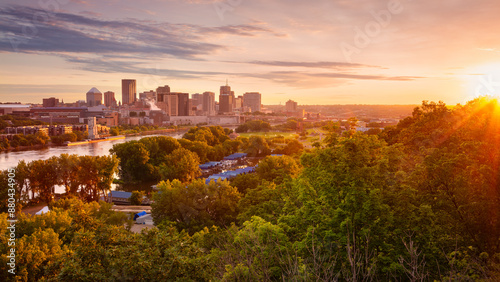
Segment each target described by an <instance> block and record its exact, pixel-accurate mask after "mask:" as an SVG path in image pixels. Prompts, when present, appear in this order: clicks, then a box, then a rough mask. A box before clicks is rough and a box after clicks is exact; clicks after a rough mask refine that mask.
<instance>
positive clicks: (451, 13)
mask: <svg viewBox="0 0 500 282" xmlns="http://www.w3.org/2000/svg"><path fill="white" fill-rule="evenodd" d="M499 11H500V3H499V2H498V1H493V0H491V1H464V0H444V1H427V0H401V1H396V0H390V1H385V0H376V1H363V0H360V1H356V0H354V1H347V0H340V1H326V0H324V1H323V0H316V1H298V0H288V1H284V0H280V1H262V0H253V1H250V0H226V1H218V0H188V1H177V0H166V1H159V0H158V1H155V0H149V1H131V0H122V1H118V0H116V1H94V0H46V1H24V0H23V1H19V0H4V1H2V4H0V14H1V16H0V62H1V66H2V67H1V69H0V102H11V101H12V102H15V101H19V102H23V103H29V102H32V103H41V102H42V98H47V97H52V96H53V97H56V98H59V99H63V100H64V101H65V102H74V101H76V100H84V99H85V93H86V92H87V91H88V90H89V89H91V88H92V87H97V88H98V89H99V90H100V91H101V92H104V91H114V92H115V93H116V97H117V99H118V100H120V99H121V89H120V87H121V79H125V78H131V79H136V80H137V91H138V92H143V91H147V90H155V89H156V88H157V87H158V86H162V85H169V86H170V88H171V89H172V91H175V92H188V93H191V94H194V93H203V92H205V91H212V92H216V93H217V94H218V91H219V87H220V86H221V85H224V84H225V83H226V79H228V80H229V85H230V86H231V87H232V89H233V90H234V91H235V94H236V95H242V94H243V93H245V92H254V91H257V92H260V93H262V103H263V104H279V103H282V104H284V102H286V101H287V100H288V99H292V100H295V101H297V102H298V103H299V104H420V103H421V101H422V100H431V101H439V100H442V101H444V102H445V103H447V104H456V103H464V102H466V101H468V100H471V99H473V98H474V97H475V96H477V95H497V94H500V36H499V30H500V17H499V16H498V13H499Z"/></svg>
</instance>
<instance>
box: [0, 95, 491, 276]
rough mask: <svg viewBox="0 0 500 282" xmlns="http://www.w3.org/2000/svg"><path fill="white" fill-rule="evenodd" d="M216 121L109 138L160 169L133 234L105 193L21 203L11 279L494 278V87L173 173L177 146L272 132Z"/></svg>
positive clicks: (136, 160)
mask: <svg viewBox="0 0 500 282" xmlns="http://www.w3.org/2000/svg"><path fill="white" fill-rule="evenodd" d="M212 130H216V129H211V128H208V129H200V128H194V129H192V131H190V132H188V133H187V134H186V135H185V136H184V139H185V140H179V141H177V140H170V139H168V138H167V139H165V138H158V139H147V140H144V141H142V140H141V141H133V142H129V143H125V144H121V145H120V146H117V147H115V148H113V151H114V154H115V155H116V157H117V158H118V159H120V173H121V176H122V177H125V176H127V174H128V173H133V172H134V171H136V172H137V171H149V172H150V174H148V175H147V176H146V177H150V178H151V179H155V180H160V179H163V180H164V181H162V182H160V183H159V185H158V187H159V189H160V191H159V192H158V193H156V194H155V195H154V196H153V199H154V200H155V203H154V204H153V205H152V216H153V219H154V222H155V224H156V227H155V228H153V229H150V230H147V231H143V232H142V233H138V234H134V233H131V232H130V231H128V228H129V227H130V224H131V223H130V221H129V218H127V217H126V216H124V215H123V214H119V213H115V212H112V211H110V206H109V205H108V204H105V203H99V204H98V203H96V202H89V203H84V202H82V201H81V200H79V199H76V198H70V199H66V200H60V201H57V202H55V203H51V205H52V206H53V209H52V211H51V212H50V213H48V214H44V215H42V216H34V217H31V216H26V215H20V216H19V217H20V218H19V221H18V223H17V225H18V233H17V234H16V236H17V238H18V239H17V244H18V245H17V246H18V251H17V254H16V255H17V259H18V260H19V263H18V269H17V272H18V275H19V276H18V277H19V278H18V279H19V280H24V281H27V280H30V281H34V280H40V279H46V280H62V281H68V280H89V281H90V280H91V281H142V280H144V281H164V280H167V281H170V280H182V281H219V280H221V281H240V280H241V281H336V280H340V281H435V280H437V281H450V280H451V281H471V280H474V281H477V280H480V281H498V280H500V146H499V144H500V104H499V103H498V101H497V100H494V99H488V98H480V99H476V100H474V101H471V102H469V103H467V104H466V105H463V106H462V105H457V106H455V107H448V106H446V105H444V104H443V103H428V102H424V103H423V104H422V106H420V107H417V108H415V110H414V111H413V114H412V116H410V117H408V118H406V119H404V120H402V121H401V122H400V123H399V124H398V125H397V126H393V127H387V128H385V129H384V130H383V131H382V132H380V133H379V134H378V135H368V134H362V133H355V132H354V131H349V132H346V133H344V134H339V133H338V130H337V128H336V127H335V126H332V127H331V130H330V133H329V134H328V136H327V137H326V138H325V139H324V142H323V143H322V144H321V145H320V146H318V147H317V148H313V149H310V150H305V151H303V152H302V153H300V152H297V153H295V154H292V155H291V156H267V157H265V158H263V159H262V160H261V161H260V163H259V165H258V167H257V168H256V172H255V173H252V174H246V175H240V176H238V177H235V178H233V179H231V180H230V181H220V182H217V183H215V182H213V181H212V182H211V183H209V184H205V183H204V182H203V181H201V180H192V178H190V177H188V178H185V179H181V180H178V179H171V177H170V176H169V175H171V174H170V173H173V172H172V169H170V168H169V164H170V163H171V162H172V161H173V160H172V159H171V158H173V157H172V155H173V154H176V152H177V153H178V154H179V156H177V157H176V158H179V157H180V156H181V155H189V154H188V153H187V151H189V152H192V153H193V155H192V156H190V157H193V158H195V159H196V158H199V159H200V160H201V159H202V157H200V156H203V153H202V152H201V150H200V152H198V151H197V150H195V149H193V148H194V147H196V146H197V145H199V144H198V143H197V142H199V143H200V144H205V145H206V146H207V147H204V148H205V149H203V150H204V151H206V152H205V154H206V155H205V157H206V158H207V159H209V160H210V159H217V158H218V157H219V156H218V155H217V158H216V157H213V158H212V156H214V155H215V154H214V153H212V152H213V151H216V149H215V148H217V147H218V146H219V148H221V149H224V148H228V151H224V153H228V152H232V151H233V149H234V151H244V150H248V149H249V148H251V150H253V151H254V153H256V154H257V155H258V154H262V153H264V154H263V155H265V153H267V151H266V147H265V146H264V144H263V142H262V141H265V142H266V144H267V145H268V147H267V150H270V147H269V144H268V143H267V142H268V141H269V142H271V143H272V141H271V140H266V139H263V138H262V139H260V140H259V141H255V140H253V141H252V140H251V139H247V140H233V141H232V142H236V143H234V144H232V143H226V142H229V141H230V140H229V139H226V138H225V137H221V136H224V135H227V133H225V134H222V133H221V135H216V134H214V132H212ZM209 132H210V134H209ZM174 141H176V142H177V143H176V142H174ZM252 142H253V143H254V144H252ZM194 143H196V146H195V145H193V144H194ZM232 145H234V147H233V146H232ZM122 146H123V147H122ZM129 146H130V147H129ZM199 146H202V145H199ZM230 148H231V149H230ZM136 150H138V152H137V151H136ZM179 150H186V151H182V152H181V151H179ZM264 151H266V152H264ZM211 154H214V155H211ZM194 155H195V156H194ZM222 155H223V154H222ZM113 158H114V157H113ZM128 177H130V180H136V181H143V180H144V178H143V177H145V176H144V175H141V174H139V173H136V174H132V175H130V176H128ZM70 179H71V178H70ZM2 187H3V186H2ZM21 187H22V186H21ZM86 201H88V200H86ZM6 225H7V221H6V214H5V213H4V214H2V217H1V218H0V228H1V230H2V231H0V232H3V233H4V234H3V236H2V239H0V240H3V241H2V244H0V248H1V250H0V260H1V264H2V267H1V269H2V270H1V272H0V280H2V281H8V280H7V279H12V277H10V276H8V275H9V274H8V273H7V271H6V262H7V257H6V254H7V247H6V241H5V240H6V238H7V232H9V231H8V230H7V228H6ZM124 226H125V227H124Z"/></svg>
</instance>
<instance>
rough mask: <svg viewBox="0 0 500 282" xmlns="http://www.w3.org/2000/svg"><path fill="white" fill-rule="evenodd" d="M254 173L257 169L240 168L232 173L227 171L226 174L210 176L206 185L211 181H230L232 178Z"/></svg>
mask: <svg viewBox="0 0 500 282" xmlns="http://www.w3.org/2000/svg"><path fill="white" fill-rule="evenodd" d="M254 171H255V167H245V168H239V169H236V170H232V171H226V172H223V173H219V174H213V175H210V177H208V178H207V179H206V180H205V184H208V183H210V180H212V179H213V180H214V181H215V182H217V181H218V180H219V179H221V180H224V179H230V178H233V177H236V176H238V175H240V174H246V173H250V172H254Z"/></svg>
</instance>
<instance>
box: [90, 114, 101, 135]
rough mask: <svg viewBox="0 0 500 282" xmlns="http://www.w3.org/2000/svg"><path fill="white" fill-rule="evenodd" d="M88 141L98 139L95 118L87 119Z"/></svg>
mask: <svg viewBox="0 0 500 282" xmlns="http://www.w3.org/2000/svg"><path fill="white" fill-rule="evenodd" d="M88 125H89V139H91V140H92V139H97V138H99V134H98V131H97V121H96V118H95V117H90V118H89V122H88Z"/></svg>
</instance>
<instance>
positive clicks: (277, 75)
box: [61, 55, 423, 88]
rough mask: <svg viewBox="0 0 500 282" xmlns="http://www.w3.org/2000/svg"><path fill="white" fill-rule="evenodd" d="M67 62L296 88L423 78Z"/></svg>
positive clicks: (111, 60) (128, 61)
mask: <svg viewBox="0 0 500 282" xmlns="http://www.w3.org/2000/svg"><path fill="white" fill-rule="evenodd" d="M61 56H62V57H63V58H65V59H66V60H67V61H68V62H71V63H73V64H76V65H77V66H78V68H79V69H81V70H86V71H92V72H102V73H129V74H142V75H144V74H145V75H152V76H163V77H167V78H169V79H208V78H213V77H217V76H226V77H227V76H233V77H234V76H236V77H241V78H258V79H263V80H268V81H272V82H275V83H278V84H283V85H286V86H289V87H296V88H321V87H325V86H336V85H340V84H344V83H346V82H347V81H350V80H379V81H412V80H416V79H421V78H423V77H417V76H385V75H365V74H355V73H346V72H305V71H271V72H257V73H246V72H217V71H191V70H178V69H166V68H162V67H161V66H160V64H158V63H155V62H150V63H149V64H147V65H149V66H146V67H145V66H144V63H143V62H142V61H139V60H134V58H127V57H125V58H119V57H113V56H109V57H100V58H86V57H78V56H71V55H61Z"/></svg>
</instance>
